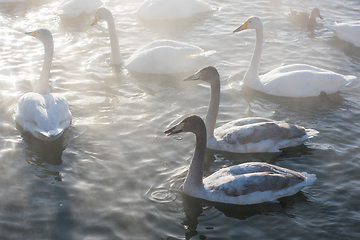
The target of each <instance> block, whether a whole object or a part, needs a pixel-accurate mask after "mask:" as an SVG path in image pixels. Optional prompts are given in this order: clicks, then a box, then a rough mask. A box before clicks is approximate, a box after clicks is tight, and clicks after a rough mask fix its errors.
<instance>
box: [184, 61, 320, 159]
mask: <svg viewBox="0 0 360 240" xmlns="http://www.w3.org/2000/svg"><path fill="white" fill-rule="evenodd" d="M185 80H186V81H190V80H203V81H205V82H208V83H210V85H211V99H210V104H209V108H208V112H207V115H206V120H205V125H206V130H207V147H208V148H210V149H214V150H218V151H227V152H235V153H251V152H279V151H280V149H282V148H286V147H293V146H297V145H300V144H302V143H303V141H305V140H306V139H309V138H312V137H314V136H316V135H317V134H318V132H317V131H316V130H313V129H305V128H303V127H301V126H297V125H290V124H288V123H286V122H279V121H273V120H271V119H267V118H261V117H251V118H242V119H238V120H234V121H231V122H228V123H226V124H224V125H222V126H220V127H218V128H216V129H214V128H215V123H216V118H217V115H218V111H219V103H220V76H219V73H218V71H217V70H216V68H214V67H206V68H204V69H202V70H200V71H199V72H197V73H195V74H194V75H192V76H190V77H188V78H186V79H185Z"/></svg>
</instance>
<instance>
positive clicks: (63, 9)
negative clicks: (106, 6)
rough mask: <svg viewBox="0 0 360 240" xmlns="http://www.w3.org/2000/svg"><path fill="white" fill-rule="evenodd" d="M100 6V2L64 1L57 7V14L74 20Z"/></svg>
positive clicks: (94, 0)
mask: <svg viewBox="0 0 360 240" xmlns="http://www.w3.org/2000/svg"><path fill="white" fill-rule="evenodd" d="M101 4H102V1H101V0H64V1H62V2H61V4H60V6H59V14H60V15H61V16H63V17H68V18H74V17H78V16H79V15H80V14H82V13H87V14H90V13H92V12H95V11H96V9H98V8H99V7H100V6H101Z"/></svg>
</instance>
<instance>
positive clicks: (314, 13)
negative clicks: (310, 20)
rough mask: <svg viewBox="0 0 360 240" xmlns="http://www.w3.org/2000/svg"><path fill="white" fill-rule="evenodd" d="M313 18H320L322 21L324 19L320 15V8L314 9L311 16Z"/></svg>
mask: <svg viewBox="0 0 360 240" xmlns="http://www.w3.org/2000/svg"><path fill="white" fill-rule="evenodd" d="M311 16H314V18H315V17H319V18H320V19H323V18H322V16H321V15H320V10H319V9H318V8H314V9H313V10H312V11H311V14H310V17H311Z"/></svg>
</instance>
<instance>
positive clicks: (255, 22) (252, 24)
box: [233, 17, 263, 33]
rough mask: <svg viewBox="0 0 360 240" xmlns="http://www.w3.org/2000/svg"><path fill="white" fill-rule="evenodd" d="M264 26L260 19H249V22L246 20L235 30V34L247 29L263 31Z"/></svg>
mask: <svg viewBox="0 0 360 240" xmlns="http://www.w3.org/2000/svg"><path fill="white" fill-rule="evenodd" d="M262 28H263V24H262V22H261V19H260V18H259V17H249V18H248V20H246V21H245V22H244V23H243V25H241V26H240V27H238V28H237V29H235V30H234V31H233V32H234V33H235V32H240V31H242V30H245V29H262Z"/></svg>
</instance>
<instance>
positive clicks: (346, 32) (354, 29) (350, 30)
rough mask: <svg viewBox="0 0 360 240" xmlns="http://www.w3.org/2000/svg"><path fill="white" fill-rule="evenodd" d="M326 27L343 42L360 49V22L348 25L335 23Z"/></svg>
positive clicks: (347, 23)
mask: <svg viewBox="0 0 360 240" xmlns="http://www.w3.org/2000/svg"><path fill="white" fill-rule="evenodd" d="M324 26H325V27H327V28H329V29H330V30H332V31H333V32H334V33H335V35H336V36H337V37H338V38H340V39H341V40H344V41H346V42H350V43H352V44H354V45H355V46H356V47H360V21H353V22H346V23H338V22H335V23H334V25H331V24H324Z"/></svg>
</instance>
